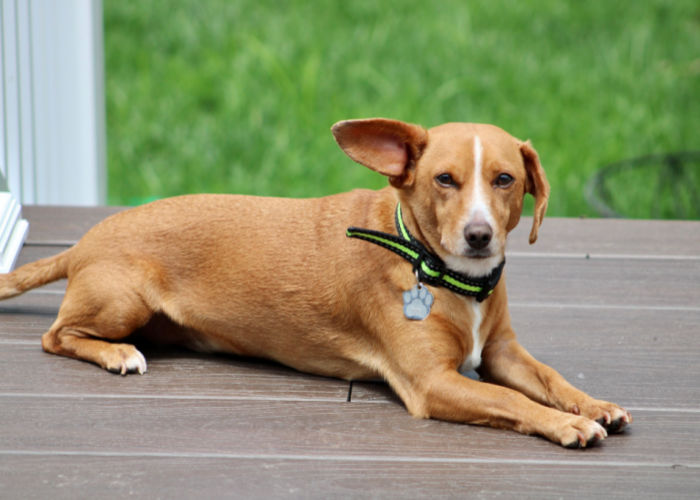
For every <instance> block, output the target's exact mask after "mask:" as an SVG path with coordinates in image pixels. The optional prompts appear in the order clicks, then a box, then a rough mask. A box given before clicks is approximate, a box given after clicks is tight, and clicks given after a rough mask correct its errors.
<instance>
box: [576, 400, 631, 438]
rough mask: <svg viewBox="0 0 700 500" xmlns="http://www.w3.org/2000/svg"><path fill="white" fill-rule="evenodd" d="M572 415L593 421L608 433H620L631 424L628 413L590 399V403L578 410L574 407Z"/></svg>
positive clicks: (605, 402)
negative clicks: (578, 415)
mask: <svg viewBox="0 0 700 500" xmlns="http://www.w3.org/2000/svg"><path fill="white" fill-rule="evenodd" d="M577 410H578V411H577ZM572 413H576V414H580V415H583V416H584V417H587V418H590V419H591V420H595V421H596V422H598V423H599V424H600V425H602V426H603V427H605V429H606V430H607V431H608V432H610V433H615V432H621V431H622V430H624V429H625V427H627V425H629V424H631V423H632V415H631V414H630V412H628V411H627V410H625V409H624V408H621V407H619V406H617V405H616V404H614V403H609V402H608V401H601V400H598V399H592V400H591V401H590V402H587V403H585V404H582V405H581V406H580V409H579V407H578V406H576V405H574V411H573V412H572Z"/></svg>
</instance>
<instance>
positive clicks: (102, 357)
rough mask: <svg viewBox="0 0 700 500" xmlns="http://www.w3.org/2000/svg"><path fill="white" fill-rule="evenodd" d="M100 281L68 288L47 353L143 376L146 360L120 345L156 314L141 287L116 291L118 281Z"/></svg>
mask: <svg viewBox="0 0 700 500" xmlns="http://www.w3.org/2000/svg"><path fill="white" fill-rule="evenodd" d="M100 278H101V279H100ZM100 278H97V279H95V277H94V276H93V277H92V279H90V277H89V276H87V275H86V274H81V276H79V277H78V278H77V279H76V280H75V281H73V282H71V283H69V285H68V289H67V290H66V296H65V298H64V300H63V303H62V304H61V308H60V310H59V312H58V317H57V318H56V321H55V322H54V323H53V325H52V326H51V328H50V329H49V331H48V332H46V333H45V334H44V336H43V337H42V340H41V345H42V347H43V348H44V350H45V351H46V352H50V353H54V354H59V355H61V356H68V357H71V358H76V359H82V360H85V361H90V362H92V363H95V364H97V365H99V366H101V367H102V368H104V369H106V370H108V371H110V372H114V373H120V374H122V375H126V374H127V373H139V374H141V373H144V372H145V371H146V359H145V358H144V356H143V355H142V354H141V353H140V352H139V351H138V349H136V347H134V346H133V345H131V344H126V343H117V342H116V341H119V340H122V339H124V338H125V337H127V336H129V335H130V334H131V333H132V332H133V331H134V330H136V329H137V328H139V327H141V326H143V325H144V324H146V323H147V322H148V320H149V319H150V318H151V316H152V315H153V312H152V311H151V309H150V308H149V307H148V306H147V304H146V303H145V302H144V301H143V299H142V297H141V296H140V295H139V293H138V292H137V291H136V290H138V288H137V287H134V286H130V287H118V286H115V285H116V283H118V282H119V281H120V280H113V281H112V280H105V277H104V276H101V277H100ZM122 282H123V281H122Z"/></svg>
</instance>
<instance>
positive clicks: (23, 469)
mask: <svg viewBox="0 0 700 500" xmlns="http://www.w3.org/2000/svg"><path fill="white" fill-rule="evenodd" d="M116 210H117V209H116V208H90V209H85V208H46V207H25V215H26V217H27V218H28V219H29V221H30V224H31V226H30V235H29V240H28V242H27V244H26V246H25V248H24V250H23V252H22V255H21V257H20V259H21V263H24V262H28V261H31V260H34V259H36V258H39V257H42V256H46V255H50V254H53V253H55V252H58V251H59V250H61V249H63V248H65V247H66V246H68V245H70V244H72V243H74V242H75V241H76V240H77V239H78V238H79V237H80V235H81V234H83V233H84V232H85V231H86V230H87V229H88V228H89V227H90V226H91V225H92V224H94V223H95V222H97V221H98V220H100V219H101V218H103V217H104V216H106V215H107V214H109V213H112V212H114V211H116ZM528 223H529V220H524V221H523V222H522V223H521V226H520V227H519V228H518V229H517V230H516V232H514V233H513V234H512V235H511V238H510V252H509V256H508V266H507V267H506V271H507V280H508V288H509V293H510V302H511V312H512V316H513V323H514V325H515V328H516V331H517V332H518V334H519V337H520V340H521V342H522V343H523V344H524V345H525V346H526V347H527V348H528V349H529V350H530V352H532V353H533V354H534V355H535V356H536V357H537V358H538V359H540V360H542V361H544V362H546V363H548V364H550V365H552V366H554V367H555V368H557V369H558V370H559V371H560V372H561V373H562V374H563V375H564V376H565V377H566V378H568V379H569V380H571V381H572V382H574V383H575V384H576V385H578V386H579V387H580V388H582V389H583V390H585V391H587V392H589V393H591V394H592V395H595V396H597V397H600V398H604V399H609V400H613V401H615V402H618V403H619V404H621V405H623V406H625V407H627V408H628V409H630V410H631V411H632V413H633V415H634V419H635V420H634V423H633V425H632V427H631V428H630V429H629V430H628V431H627V432H626V433H625V434H623V435H616V436H611V437H610V438H608V439H607V440H606V441H605V442H604V443H602V445H600V446H597V447H594V448H591V449H588V450H583V451H574V450H566V449H562V448H560V447H558V446H555V445H553V444H550V443H549V442H547V441H545V440H544V439H540V438H536V437H527V436H522V435H519V434H516V433H514V432H507V431H498V430H492V429H488V428H481V427H475V426H466V425H456V424H449V423H443V422H438V421H423V420H417V419H413V418H411V417H410V416H409V415H408V414H407V413H406V411H405V410H404V408H403V406H402V405H401V404H400V403H399V402H398V401H397V399H396V398H395V397H394V396H393V395H392V394H391V393H390V391H389V390H388V389H387V388H386V386H384V385H382V384H367V383H354V384H352V385H350V384H348V383H345V382H342V381H339V380H333V379H324V378H319V377H313V376H308V375H304V374H300V373H297V372H294V371H292V370H289V369H286V368H284V367H281V366H277V365H275V364H270V363H264V362H258V361H251V360H241V359H236V358H229V357H221V356H205V355H200V354H193V353H189V352H186V351H156V352H153V351H151V352H149V351H146V353H145V354H146V357H147V358H148V361H149V371H148V373H147V374H146V375H143V376H135V375H133V376H128V377H120V376H116V375H112V374H109V373H107V372H105V371H103V370H100V369H98V368H96V367H95V366H92V365H90V364H87V363H83V362H78V361H74V360H70V359H67V358H61V357H58V356H53V355H49V354H45V353H44V352H42V350H41V347H40V335H41V334H42V333H43V332H44V331H45V330H46V329H47V328H48V327H49V325H50V324H51V322H52V321H53V318H54V316H55V314H56V312H57V309H58V306H59V304H60V301H61V298H62V293H63V289H64V287H65V284H64V283H56V284H53V285H49V286H47V287H45V288H43V289H39V290H36V291H33V292H30V293H28V294H26V295H24V296H22V297H18V298H15V299H11V300H8V301H6V302H2V303H0V497H2V498H88V497H99V498H123V497H127V496H134V497H142V498H146V497H148V498H191V497H195V496H197V497H201V498H221V497H231V498H233V497H235V498H263V497H264V498H270V497H272V498H276V497H293V498H354V497H378V498H392V497H396V498H439V497H452V498H484V497H486V498H491V497H498V498H523V497H528V498H654V499H658V498H674V499H675V498H698V496H699V495H700V493H699V492H700V361H699V360H700V222H651V221H617V220H586V219H554V218H550V219H546V220H545V225H544V226H543V228H542V230H541V233H540V241H539V242H538V243H537V244H536V245H534V246H532V247H529V246H528V245H527V243H526V239H527V230H528Z"/></svg>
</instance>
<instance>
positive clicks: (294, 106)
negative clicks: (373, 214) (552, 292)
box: [104, 0, 700, 217]
mask: <svg viewBox="0 0 700 500" xmlns="http://www.w3.org/2000/svg"><path fill="white" fill-rule="evenodd" d="M104 22H105V57H106V95H107V128H108V172H109V202H110V203H112V204H135V203H140V202H143V201H148V200H150V199H154V198H160V197H165V196H172V195H177V194H183V193H191V192H232V193H233V192H235V193H248V194H260V195H275V196H295V197H308V196H320V195H325V194H331V193H335V192H339V191H345V190H349V189H352V188H355V187H371V188H376V187H381V186H384V185H385V184H386V182H385V180H384V179H383V178H382V177H381V176H379V175H377V174H374V173H372V172H370V171H369V170H367V169H365V168H364V167H361V166H359V165H356V164H354V163H352V162H351V161H350V160H349V159H347V158H346V157H345V156H344V155H343V153H342V152H341V151H340V150H339V149H338V148H337V146H336V145H335V142H334V141H333V138H332V136H331V134H330V131H329V128H330V126H331V125H332V124H333V123H334V122H336V121H338V120H342V119H346V118H361V117H370V116H386V117H391V118H397V119H401V120H405V121H411V122H415V123H420V124H422V125H424V126H433V125H438V124H440V123H443V122H447V121H473V122H487V123H493V124H496V125H499V126H501V127H502V128H504V129H506V130H507V131H509V132H510V133H512V134H513V135H515V136H517V137H520V138H523V139H525V138H529V139H531V140H532V142H533V144H534V146H535V148H536V149H537V150H538V151H539V153H540V156H541V159H542V161H543V164H544V167H545V169H546V171H547V174H548V176H549V179H550V182H551V184H552V198H551V201H550V211H549V213H550V214H551V215H558V216H578V215H594V214H595V212H594V211H593V210H592V209H591V208H590V207H589V206H588V205H587V203H586V201H585V199H584V196H583V190H584V189H583V187H584V184H585V182H586V180H587V179H588V178H589V177H590V176H591V175H592V174H593V173H594V172H595V171H596V170H597V169H598V168H599V167H601V166H603V165H605V164H607V163H610V162H614V161H618V160H621V159H625V158H631V157H635V156H641V155H646V154H650V153H662V152H666V151H677V150H689V149H700V148H698V146H699V145H700V144H699V142H700V141H699V140H698V135H699V131H700V103H699V97H700V53H699V49H700V3H698V2H697V0H673V1H672V2H671V1H668V0H618V1H616V2H609V1H606V0H590V1H586V2H583V1H582V2H578V1H577V2H565V1H561V0H537V1H535V0H490V1H484V2H480V1H465V0H441V1H440V2H425V1H423V0H382V1H376V0H352V1H348V2H341V1H336V0H315V1H310V0H303V1H302V0H287V1H284V2H279V1H271V0H149V1H143V2H142V1H136V0H130V1H125V0H104ZM647 175H648V174H647ZM697 180H698V177H697V176H696V177H694V178H693V179H691V181H690V182H697ZM656 182H657V180H655V179H649V178H647V176H642V175H639V176H636V177H635V176H627V177H626V178H625V180H624V183H623V184H621V185H620V186H619V190H620V199H622V204H623V205H628V206H629V208H630V209H634V208H635V207H636V205H638V203H637V200H638V196H640V195H639V191H640V190H642V191H644V190H646V191H650V192H652V193H653V192H654V189H655V183H656ZM614 189H618V188H614ZM679 189H682V183H681V184H680V188H679ZM635 190H636V191H635ZM635 193H636V194H635ZM672 193H673V191H671V194H670V195H669V194H666V195H665V196H673V194H672ZM618 202H619V200H618ZM636 208H638V207H636ZM632 215H637V216H642V217H643V216H645V213H644V211H640V210H638V213H633V214H632Z"/></svg>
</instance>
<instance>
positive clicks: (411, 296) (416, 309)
mask: <svg viewBox="0 0 700 500" xmlns="http://www.w3.org/2000/svg"><path fill="white" fill-rule="evenodd" d="M433 300H434V298H433V294H432V293H430V290H428V289H427V288H426V287H425V286H423V285H416V286H414V287H413V288H411V289H410V290H407V291H405V292H403V314H404V316H406V317H407V318H408V319H416V320H421V319H425V318H427V317H428V314H430V307H431V306H432V305H433Z"/></svg>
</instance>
